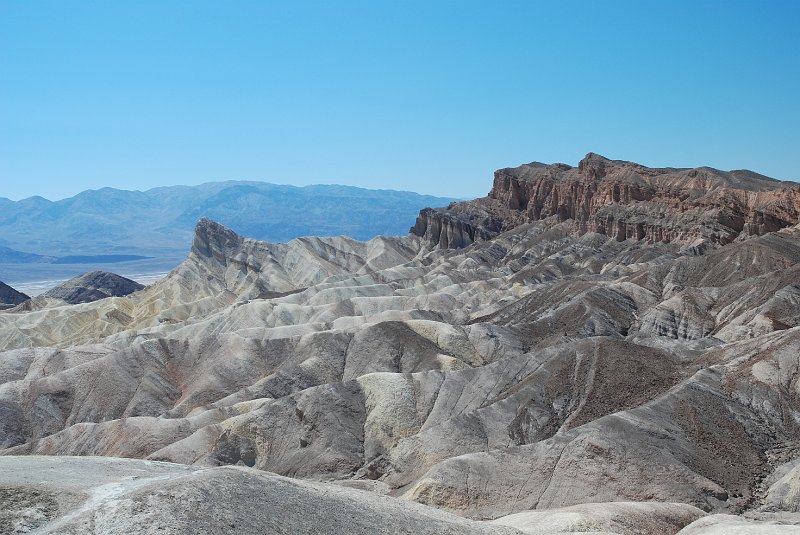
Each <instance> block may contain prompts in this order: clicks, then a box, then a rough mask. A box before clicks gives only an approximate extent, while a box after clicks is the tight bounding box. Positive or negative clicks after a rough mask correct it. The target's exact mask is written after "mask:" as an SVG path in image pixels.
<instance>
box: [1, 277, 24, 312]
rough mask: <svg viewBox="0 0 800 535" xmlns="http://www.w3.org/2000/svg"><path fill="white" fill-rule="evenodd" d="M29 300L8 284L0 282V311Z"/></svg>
mask: <svg viewBox="0 0 800 535" xmlns="http://www.w3.org/2000/svg"><path fill="white" fill-rule="evenodd" d="M28 299H30V297H28V296H27V295H25V294H24V293H22V292H18V291H17V290H15V289H14V288H12V287H11V286H9V285H8V284H5V283H4V282H0V309H3V308H9V307H12V306H15V305H18V304H20V303H22V302H24V301H26V300H28Z"/></svg>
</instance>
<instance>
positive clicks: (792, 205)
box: [411, 153, 800, 248]
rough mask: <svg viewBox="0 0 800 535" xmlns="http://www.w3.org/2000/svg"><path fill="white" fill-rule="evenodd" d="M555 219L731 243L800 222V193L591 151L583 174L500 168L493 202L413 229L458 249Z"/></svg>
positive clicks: (658, 237)
mask: <svg viewBox="0 0 800 535" xmlns="http://www.w3.org/2000/svg"><path fill="white" fill-rule="evenodd" d="M493 201H496V202H493ZM548 218H553V219H554V220H555V221H558V222H562V221H567V220H570V221H572V222H573V225H574V229H575V231H576V232H582V233H583V232H597V233H600V234H604V235H606V236H609V237H613V238H615V239H617V240H620V241H622V240H626V239H635V240H644V241H646V242H648V243H653V242H662V241H663V242H672V241H677V242H682V243H691V242H693V241H706V240H707V241H710V242H712V243H729V242H731V241H733V240H734V239H736V238H737V237H739V236H742V237H744V236H751V235H762V234H764V233H767V232H774V231H776V230H779V229H781V228H785V227H788V226H792V225H795V224H797V223H798V221H800V186H798V185H797V184H795V183H786V182H780V181H777V180H774V179H771V178H768V177H765V176H763V175H759V174H757V173H753V172H751V171H730V172H725V171H719V170H717V169H712V168H710V167H700V168H697V169H674V168H655V169H654V168H648V167H644V166H642V165H639V164H635V163H631V162H625V161H620V160H609V159H607V158H604V157H602V156H599V155H597V154H592V153H589V154H588V155H586V157H585V158H584V159H583V160H581V162H580V163H579V165H578V167H571V166H568V165H566V164H553V165H545V164H541V163H538V162H534V163H531V164H527V165H522V166H520V167H516V168H506V169H500V170H498V171H496V172H495V177H494V185H493V187H492V190H491V192H490V193H489V196H488V198H487V199H481V200H479V201H467V202H463V203H452V204H451V205H450V206H448V207H447V208H446V209H437V210H430V209H426V210H423V212H421V213H420V216H419V217H418V219H417V223H416V225H415V226H414V227H413V228H412V230H411V231H412V232H413V233H414V234H416V235H418V236H423V237H425V238H426V239H427V240H428V241H429V242H430V243H434V244H438V245H440V246H442V247H452V248H458V247H463V246H465V245H469V244H470V243H472V242H473V241H476V240H478V239H488V238H491V237H493V236H495V235H497V234H498V233H500V232H503V231H506V230H509V229H511V228H514V227H516V226H518V225H520V224H522V223H524V222H529V221H538V220H542V219H548Z"/></svg>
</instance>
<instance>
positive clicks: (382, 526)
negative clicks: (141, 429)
mask: <svg viewBox="0 0 800 535" xmlns="http://www.w3.org/2000/svg"><path fill="white" fill-rule="evenodd" d="M33 530H36V533H41V534H49V533H53V534H55V533H59V534H79V533H93V534H97V535H102V534H109V535H110V534H118V533H131V534H140V533H141V534H145V533H148V534H149V533H167V534H206V533H207V534H217V533H262V534H266V535H272V534H274V535H278V534H285V533H293V534H309V535H310V534H331V535H333V534H338V533H353V534H362V533H363V534H387V535H389V534H392V535H393V534H409V535H410V534H415V535H418V534H423V535H424V534H430V535H434V534H436V535H439V534H452V535H456V534H476V535H477V534H487V535H488V534H496V535H514V534H518V533H520V532H519V531H518V530H516V529H514V528H510V527H504V526H495V525H491V524H485V523H480V522H473V521H470V520H467V519H464V518H461V517H458V516H455V515H451V514H448V513H445V512H443V511H438V510H436V509H433V508H430V507H425V506H422V505H418V504H413V503H408V502H401V501H399V500H397V499H393V498H389V497H385V496H379V495H376V494H374V493H369V492H364V491H359V490H352V489H346V488H344V487H339V486H330V485H321V484H315V483H310V482H303V481H299V480H296V479H289V478H285V477H280V476H276V475H274V474H269V473H266V472H260V471H256V470H251V469H247V468H239V467H224V468H214V469H197V468H192V467H187V466H182V465H175V464H169V463H155V462H152V461H141V460H128V459H109V458H97V457H95V458H76V457H24V458H20V457H5V458H0V532H2V533H9V534H11V533H24V532H28V531H33Z"/></svg>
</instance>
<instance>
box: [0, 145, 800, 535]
mask: <svg viewBox="0 0 800 535" xmlns="http://www.w3.org/2000/svg"><path fill="white" fill-rule="evenodd" d="M409 223H413V227H412V233H411V234H410V235H409V236H407V237H377V238H374V239H372V240H370V241H367V242H361V241H357V240H352V239H348V238H342V237H336V238H320V237H306V238H300V239H294V240H291V241H289V242H287V243H267V242H262V241H257V240H253V239H249V238H243V237H241V236H240V235H238V234H237V233H235V232H233V231H232V230H230V229H228V228H226V227H225V226H223V225H221V224H219V223H217V222H214V221H211V220H209V219H202V220H200V221H199V222H198V223H197V225H196V228H195V233H194V237H193V242H192V248H191V251H190V253H189V256H188V258H187V259H186V260H185V261H184V262H183V263H182V264H181V265H180V266H179V267H178V268H176V269H175V270H174V271H173V272H171V273H170V274H169V275H168V276H167V277H166V278H164V279H163V280H161V281H159V282H157V283H155V284H153V285H151V286H149V287H147V288H144V289H142V290H140V291H136V292H134V293H132V294H130V295H128V296H127V297H113V298H108V299H102V300H99V301H95V302H91V303H84V304H78V305H64V304H62V303H57V304H52V305H50V304H48V303H46V302H45V303H44V304H43V307H42V308H40V309H37V310H32V311H29V312H2V313H0V348H2V349H3V350H2V351H0V448H2V449H0V452H1V453H2V454H4V455H9V456H15V455H16V456H19V455H24V456H29V455H46V456H70V455H81V456H86V455H93V456H106V457H107V456H112V457H132V458H136V459H146V460H149V461H168V462H170V463H178V464H161V463H153V462H146V461H141V460H138V461H137V460H130V461H124V462H122V461H119V460H114V459H107V458H98V459H74V458H71V457H58V458H53V457H24V458H21V457H9V459H8V460H6V461H3V463H0V464H2V465H3V470H0V489H5V490H3V491H2V492H4V493H5V494H0V500H5V501H4V503H6V504H8V505H7V506H6V510H7V511H10V512H8V513H6V518H8V519H9V520H8V523H9V525H12V524H13V523H14V522H16V523H17V524H13V525H22V524H20V523H23V524H24V525H25V526H27V527H31V528H33V527H40V528H42V530H44V532H52V533H62V532H67V533H72V532H75V533H77V532H86V531H87V530H88V531H90V532H91V531H94V532H96V533H111V532H115V531H116V532H119V531H120V530H122V531H134V532H135V531H136V530H137V529H138V530H139V532H144V530H143V529H141V528H139V527H138V526H140V525H141V523H140V522H139V521H140V520H141V519H142V518H144V517H146V518H148V519H151V521H152V522H153V523H154V524H153V525H162V526H165V528H166V530H167V531H168V532H173V533H192V532H213V531H214V530H215V529H217V530H219V529H221V527H223V526H227V528H226V529H231V523H233V524H234V525H235V524H236V523H237V522H243V523H244V524H240V525H243V526H245V527H244V528H243V529H244V530H245V531H247V530H248V529H249V528H247V527H246V526H250V525H251V524H249V523H250V522H252V523H253V524H252V525H253V526H261V529H262V530H263V531H264V532H266V533H285V532H299V533H304V532H308V533H312V532H313V533H336V532H340V531H341V529H342V526H349V528H350V529H351V531H352V532H353V533H395V532H406V533H509V534H511V533H517V534H518V533H528V534H544V533H553V532H587V531H594V532H605V533H622V534H672V533H676V532H680V533H683V534H686V535H690V534H706V535H708V534H712V533H734V532H735V533H796V532H797V530H798V529H800V528H798V526H800V516H799V515H800V513H799V511H800V371H799V370H800V186H798V185H797V184H793V183H781V182H777V181H774V180H771V179H769V178H767V177H762V176H760V175H757V174H755V173H751V172H747V171H736V172H721V171H717V170H714V169H710V168H698V169H651V168H646V167H643V166H640V165H637V164H633V163H630V162H623V161H613V160H608V159H605V158H602V157H600V156H597V155H594V154H589V155H588V156H587V157H586V158H585V159H584V160H582V161H581V162H580V164H579V165H578V166H577V167H571V166H567V165H564V164H554V165H544V164H529V165H525V166H521V167H518V168H514V169H501V170H499V171H497V172H496V174H495V180H494V185H493V188H492V191H491V192H490V194H489V196H488V197H486V198H483V199H478V200H475V201H466V202H459V203H454V204H451V205H449V206H448V207H447V208H436V209H425V210H423V211H422V212H421V213H420V215H419V216H418V218H417V220H416V222H413V221H409ZM180 465H188V466H180ZM228 465H235V467H230V466H228ZM54 467H55V468H54ZM259 470H260V471H259ZM70 471H73V472H75V473H80V474H87V473H92V474H96V475H94V476H89V477H88V478H87V477H86V476H83V475H82V476H80V477H81V478H83V479H81V480H80V481H79V482H77V483H76V481H77V479H75V478H72V479H70V478H65V477H63V476H62V475H60V474H62V473H69V472H70ZM264 472H270V474H265V473H264ZM133 474H138V475H136V477H135V478H134V476H133ZM275 474H277V475H275ZM281 476H288V477H291V478H295V479H293V480H290V479H285V478H284V477H281ZM75 477H77V476H75ZM42 481H45V482H48V483H49V485H48V486H47V487H42V486H41V482H42ZM36 482H39V483H36ZM37 485H39V486H37ZM81 489H83V490H81ZM86 489H89V490H86ZM219 489H222V490H219ZM354 489H361V490H360V491H359V490H354ZM362 491H365V492H362ZM4 496H5V498H4ZM415 502H416V503H415ZM215 504H216V505H220V504H222V505H223V506H222V507H221V508H220V509H214V505H215ZM223 510H224V511H229V512H230V511H232V513H230V514H227V513H225V514H223V513H222V512H215V511H223ZM110 512H113V513H114V514H113V515H112V514H110ZM142 515H144V517H143V516H142ZM226 515H227V516H226ZM276 518H277V519H279V520H280V521H279V524H278V525H275V522H276V520H275V519H276ZM348 518H350V520H348ZM137 519H138V520H137ZM0 521H4V518H3V517H0ZM26 529H27V528H26ZM253 529H256V528H255V527H254V528H253Z"/></svg>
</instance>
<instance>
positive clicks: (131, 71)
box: [0, 0, 800, 199]
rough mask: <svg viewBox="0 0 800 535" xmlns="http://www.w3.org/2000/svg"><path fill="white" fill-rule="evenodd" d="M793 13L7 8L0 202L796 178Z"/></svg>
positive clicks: (718, 8) (587, 5)
mask: <svg viewBox="0 0 800 535" xmlns="http://www.w3.org/2000/svg"><path fill="white" fill-rule="evenodd" d="M798 15H800V4H798V3H796V2H780V1H776V2H770V3H769V4H768V6H767V5H764V4H762V3H760V2H745V1H740V2H726V3H725V4H719V3H715V2H694V1H693V2H689V1H680V2H670V3H660V4H653V3H644V2H635V1H622V0H620V1H613V2H588V1H565V2H557V3H555V2H548V3H544V2H497V3H487V2H480V1H465V2H458V3H450V2H437V3H430V2H420V1H410V2H402V3H362V2H336V3H322V2H297V3H290V4H282V3H278V4H276V3H252V2H243V1H234V2H226V3H225V4H219V3H216V2H209V1H198V2H192V3H191V4H185V3H180V2H158V3H144V4H141V3H140V4H130V3H120V2H115V3H94V2H70V3H63V2H55V1H48V0H44V1H37V2H4V3H2V4H0V75H2V77H3V84H2V85H0V162H2V164H1V165H0V184H2V187H1V188H0V190H1V191H0V196H4V197H8V198H12V199H22V198H26V197H30V196H32V195H41V196H43V197H46V198H56V199H58V198H65V197H70V196H72V195H74V194H76V193H78V192H80V191H84V190H87V189H97V188H101V187H104V186H108V187H114V188H119V189H127V190H146V189H149V188H153V187H157V186H162V185H170V184H186V185H189V186H191V185H196V184H198V183H203V182H210V181H220V180H227V179H237V180H262V181H266V182H272V183H287V184H290V185H296V186H302V185H308V184H312V183H314V184H316V183H337V184H348V185H352V186H357V187H365V188H383V189H393V190H400V191H414V192H418V193H421V194H428V195H439V196H454V195H455V196H458V197H462V198H471V197H478V196H482V195H484V194H485V193H486V191H487V190H488V187H487V186H489V185H490V180H491V173H492V172H493V171H494V170H495V169H497V168H500V167H507V166H515V165H519V164H522V163H526V162H529V161H531V160H538V161H543V162H565V163H568V164H571V165H574V164H576V163H577V162H578V161H579V160H580V159H581V158H582V157H583V155H584V154H585V153H586V152H588V151H593V152H597V153H599V154H603V155H605V156H607V157H609V158H613V159H624V160H630V161H636V162H639V163H642V164H644V165H647V166H651V167H662V166H666V165H680V166H686V167H697V166H701V165H708V166H711V167H715V168H718V169H726V170H727V169H751V170H753V171H756V172H759V173H762V174H765V175H768V176H771V177H774V178H777V179H781V180H797V179H800V163H798V162H797V160H796V158H795V153H796V148H797V146H799V145H800V131H798V129H797V128H796V125H797V124H798V122H800V107H798V106H797V105H796V100H797V94H800V54H798V50H800V34H798V32H796V31H795V28H794V26H795V21H796V20H797V18H798Z"/></svg>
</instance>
